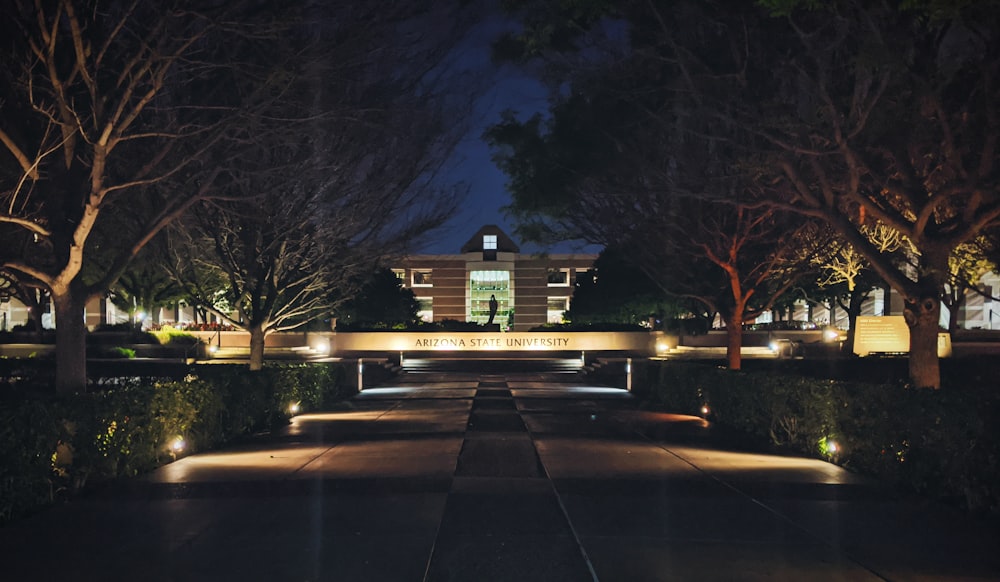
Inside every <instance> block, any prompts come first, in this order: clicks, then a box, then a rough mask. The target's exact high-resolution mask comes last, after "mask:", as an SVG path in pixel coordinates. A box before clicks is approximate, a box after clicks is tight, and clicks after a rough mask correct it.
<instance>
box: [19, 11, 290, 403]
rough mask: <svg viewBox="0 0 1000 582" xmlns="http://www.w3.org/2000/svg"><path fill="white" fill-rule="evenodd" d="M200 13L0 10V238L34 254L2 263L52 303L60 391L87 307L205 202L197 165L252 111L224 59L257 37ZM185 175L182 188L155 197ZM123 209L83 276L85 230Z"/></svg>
mask: <svg viewBox="0 0 1000 582" xmlns="http://www.w3.org/2000/svg"><path fill="white" fill-rule="evenodd" d="M202 4H203V3H198V2H187V1H185V0H174V1H169V2H165V3H152V2H140V1H135V2H118V3H98V2H81V1H76V0H44V1H43V0H38V1H34V2H32V1H29V0H15V1H14V2H13V3H12V4H11V5H10V6H9V7H8V9H6V10H5V14H4V19H3V24H0V27H2V30H3V32H2V33H0V36H2V37H3V38H4V39H5V40H4V46H3V49H2V52H0V61H2V66H0V70H3V73H2V74H0V84H2V88H0V94H2V95H3V98H2V100H0V113H2V116H0V144H2V145H3V151H4V153H5V154H6V155H4V156H3V157H2V158H0V168H2V170H0V203H2V205H0V229H3V233H4V238H5V239H15V240H17V241H19V242H20V241H24V242H27V243H30V245H28V246H23V247H22V248H23V249H24V250H23V252H20V253H4V254H3V255H2V256H0V261H2V262H0V265H2V269H3V270H5V271H8V272H10V273H13V274H15V276H17V277H22V278H23V277H27V278H31V279H32V280H34V281H37V282H38V283H39V284H40V285H41V286H43V287H44V288H45V289H47V290H48V292H49V293H50V294H51V297H52V301H53V303H54V305H55V312H56V321H57V325H56V344H57V346H56V389H57V390H58V391H59V392H61V393H65V392H73V391H82V390H84V388H85V386H86V356H85V345H84V344H85V337H86V335H85V334H86V329H85V328H84V321H83V310H84V305H85V304H86V302H87V301H88V300H89V299H90V298H92V297H96V296H99V295H100V294H102V293H103V292H104V291H105V290H106V289H107V288H108V287H109V286H110V285H111V284H112V283H113V282H114V281H115V279H117V277H118V276H119V274H120V273H121V272H122V270H123V269H124V268H125V266H126V265H127V264H128V262H129V261H130V260H131V258H132V257H134V256H135V255H136V254H137V253H138V252H139V250H140V249H142V247H143V246H144V245H145V244H146V243H147V242H148V241H149V240H150V239H151V238H153V237H154V236H155V235H156V233H158V232H159V231H160V230H162V229H163V228H164V226H165V225H167V224H169V223H170V222H171V221H172V220H175V219H176V218H177V217H179V216H181V215H182V214H183V213H184V212H185V211H186V210H187V209H188V208H190V207H191V205H193V204H194V203H195V202H196V201H198V200H202V199H205V198H206V197H207V196H209V195H210V194H211V191H212V186H213V181H214V179H215V177H216V170H215V169H214V168H210V167H205V166H203V165H201V160H202V158H203V157H205V156H206V155H207V154H208V153H209V152H210V151H211V150H212V149H213V148H214V147H216V146H218V145H219V143H220V142H221V140H222V138H223V137H225V135H226V130H227V128H228V127H230V124H231V123H232V122H233V121H234V119H235V118H237V117H238V116H239V114H240V113H242V114H245V113H247V112H248V111H249V110H250V109H251V108H250V107H249V106H248V102H247V101H242V102H241V98H243V97H252V96H253V95H252V94H251V93H246V94H239V92H238V91H236V88H237V87H239V83H234V82H233V81H234V80H235V79H236V78H237V75H234V74H233V71H235V70H237V69H238V68H239V66H242V64H243V63H244V61H241V60H239V59H235V58H234V51H236V50H237V47H240V46H248V45H258V44H260V43H263V42H264V40H265V37H267V35H265V34H264V33H263V32H262V31H257V32H258V33H259V36H255V35H254V34H242V33H245V32H249V31H250V30H251V29H252V28H253V27H249V26H244V25H243V24H241V23H239V21H238V20H234V19H231V18H229V14H228V12H219V11H215V12H212V11H207V12H206V11H205V10H198V9H196V8H198V7H200V6H201V5H202ZM243 8H245V7H243ZM268 20H269V19H267V18H264V19H263V21H265V22H266V21H268ZM267 38H269V39H271V40H273V39H274V38H275V37H273V36H270V37H267ZM227 80H228V81H229V82H226V81H227ZM245 85H247V86H249V85H251V83H249V81H248V82H247V83H245ZM196 175H197V178H195V176H196ZM181 176H186V177H187V178H188V179H189V182H188V184H187V187H186V188H182V189H176V190H172V191H170V192H169V194H166V195H161V196H154V195H153V189H152V188H151V186H152V185H155V184H157V183H159V182H162V181H164V180H167V179H174V178H178V177H181ZM140 211H142V212H140ZM133 214H135V215H136V220H135V229H134V230H131V231H121V232H119V233H118V235H119V236H118V238H117V240H116V244H115V245H113V246H106V247H105V248H103V249H102V250H101V251H100V252H101V253H111V258H110V259H108V258H107V256H105V260H104V262H103V264H104V265H105V267H104V268H102V269H94V268H90V266H89V263H90V261H91V258H92V255H93V254H94V253H95V252H96V251H95V249H93V248H92V245H90V244H89V243H90V242H91V236H92V234H93V233H94V232H96V231H97V230H99V229H101V228H104V227H105V226H104V223H105V221H106V220H107V218H108V217H109V216H114V215H118V216H122V215H133Z"/></svg>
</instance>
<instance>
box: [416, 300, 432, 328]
mask: <svg viewBox="0 0 1000 582" xmlns="http://www.w3.org/2000/svg"><path fill="white" fill-rule="evenodd" d="M417 305H418V307H417V318H419V319H420V321H426V322H427V323H430V322H432V321H434V298H433V297H417Z"/></svg>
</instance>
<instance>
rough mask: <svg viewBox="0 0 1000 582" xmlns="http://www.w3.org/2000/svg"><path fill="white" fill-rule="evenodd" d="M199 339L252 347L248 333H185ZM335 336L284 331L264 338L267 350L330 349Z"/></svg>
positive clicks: (323, 333) (225, 344) (331, 334)
mask: <svg viewBox="0 0 1000 582" xmlns="http://www.w3.org/2000/svg"><path fill="white" fill-rule="evenodd" d="M185 333H190V334H191V335H193V336H195V337H197V338H199V339H200V340H201V341H203V342H204V343H206V344H208V345H215V346H218V347H220V348H247V347H250V333H249V332H246V331H191V332H185ZM334 335H335V334H334V333H333V332H332V331H321V332H298V331H283V332H279V333H269V334H267V335H266V336H264V347H265V348H298V347H304V346H309V347H311V348H320V347H323V346H324V345H325V346H326V347H327V348H329V346H330V344H331V341H330V340H331V338H332V337H333V336H334Z"/></svg>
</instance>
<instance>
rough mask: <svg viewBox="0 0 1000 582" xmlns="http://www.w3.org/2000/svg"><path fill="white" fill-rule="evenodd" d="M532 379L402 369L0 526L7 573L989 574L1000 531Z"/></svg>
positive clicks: (678, 422)
mask: <svg viewBox="0 0 1000 582" xmlns="http://www.w3.org/2000/svg"><path fill="white" fill-rule="evenodd" d="M574 377H575V376H572V375H552V374H543V373H532V374H515V373H503V374H499V373H498V374H496V375H479V374H463V373H458V374H443V375H442V374H434V373H428V374H407V375H405V376H404V377H403V380H404V381H401V382H398V383H396V384H394V385H393V386H386V387H382V388H375V389H370V390H366V391H365V392H364V393H363V394H362V395H360V396H359V397H357V398H355V399H354V400H353V401H351V402H350V403H348V404H347V405H346V406H345V407H343V409H342V410H339V411H336V412H331V413H328V414H308V415H303V416H299V417H297V418H296V419H295V421H294V423H293V424H292V425H290V426H289V427H288V428H287V430H285V431H283V432H282V433H281V434H277V435H274V436H273V437H271V438H268V439H262V440H260V441H259V442H255V443H254V444H250V445H244V446H240V447H235V448H232V449H228V450H225V451H220V452H217V453H211V454H203V455H196V456H192V457H188V458H185V459H182V460H180V461H178V462H175V463H173V464H171V465H168V466H166V467H164V468H162V469H161V470H159V471H157V472H155V473H154V474H152V475H151V476H149V477H148V478H146V479H144V480H142V481H140V482H136V483H133V484H131V485H129V486H128V487H123V488H116V489H114V490H105V491H102V492H100V493H97V494H93V495H91V496H89V497H87V498H86V499H82V500H79V501H77V502H74V503H72V504H71V505H68V506H63V507H59V508H56V509H54V510H51V511H47V512H44V513H42V514H39V515H36V516H34V517H32V518H29V519H26V520H23V521H21V522H18V523H15V524H13V525H11V526H9V527H7V528H2V529H0V564H2V566H0V568H2V570H0V572H2V573H3V574H2V578H3V579H5V580H74V581H77V580H143V581H154V580H176V581H192V580H213V581H214V580H241V581H254V580H267V581H284V580H300V581H305V580H311V581H318V580H336V581H355V580H356V581H366V582H370V581H397V580H398V581H404V582H406V581H421V580H433V581H461V582H466V581H468V582H480V581H492V580H496V581H518V582H521V581H534V580H537V581H546V582H555V581H563V580H565V581H587V580H595V579H596V580H601V581H602V582H610V581H628V582H642V581H660V580H810V581H811V580H852V581H853V580H880V579H889V580H962V579H965V580H990V579H994V580H1000V555H998V554H1000V552H998V551H997V550H998V549H1000V533H998V532H997V530H996V529H994V528H991V527H989V526H987V525H985V524H979V523H977V522H975V521H973V520H971V519H968V518H965V517H963V516H961V515H959V514H958V513H956V512H952V511H949V510H946V509H941V508H937V507H934V506H928V505H923V506H922V505H917V504H914V503H911V502H906V501H901V500H898V499H896V498H894V497H893V496H892V495H889V494H887V493H885V492H883V491H880V490H879V489H877V488H875V487H873V486H872V485H870V484H868V483H866V482H864V481H863V480H861V479H859V478H857V477H856V476H854V475H852V474H850V473H847V472H845V471H843V470H841V469H839V468H837V467H835V466H832V465H829V464H826V463H822V462H819V461H814V460H806V459H799V458H791V457H780V456H770V455H762V454H755V453H750V452H743V451H739V450H735V449H734V448H732V447H728V448H724V447H720V446H719V445H718V443H719V442H720V441H719V439H718V438H717V437H716V436H715V435H713V432H712V429H711V428H710V427H707V426H706V425H705V423H704V422H703V421H702V420H701V419H698V418H692V417H681V416H676V415H669V414H662V413H652V412H642V411H637V410H635V408H634V403H633V402H632V400H631V398H630V396H629V395H628V394H627V393H625V392H622V391H618V390H614V389H608V388H601V387H591V386H583V385H580V384H579V383H578V381H577V382H576V383H574V382H573V381H566V380H565V379H566V378H574Z"/></svg>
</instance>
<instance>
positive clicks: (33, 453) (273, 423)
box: [0, 364, 355, 522]
mask: <svg viewBox="0 0 1000 582" xmlns="http://www.w3.org/2000/svg"><path fill="white" fill-rule="evenodd" d="M352 380H353V378H352V377H351V376H350V375H348V374H347V370H346V369H345V367H344V366H343V365H340V364H287V365H273V366H272V365H268V366H266V367H265V368H264V370H262V371H261V372H256V373H254V372H250V371H249V370H247V368H246V367H243V366H228V365H214V366H200V367H198V368H196V375H195V374H192V375H189V376H188V377H187V378H185V379H184V380H180V381H176V380H165V379H155V378H114V379H107V380H103V381H101V382H100V383H99V384H97V385H96V388H97V389H96V390H94V391H93V392H90V393H88V394H80V395H73V396H69V397H57V396H54V395H52V394H51V393H49V391H44V390H32V389H28V388H25V387H24V386H22V385H21V383H19V384H18V386H17V387H12V386H10V385H7V386H6V387H4V388H3V389H2V390H0V522H4V521H8V520H11V519H14V518H16V517H19V516H21V515H24V514H26V513H28V512H30V511H33V510H36V509H38V508H39V507H42V506H44V505H47V504H50V503H52V502H54V501H58V500H61V499H64V498H67V497H69V496H72V495H73V494H75V493H77V492H78V491H80V490H81V489H82V488H83V487H84V486H86V485H87V484H94V483H99V482H106V481H110V480H114V479H119V478H124V477H132V476H135V475H139V474H141V473H145V472H147V471H150V470H152V469H154V468H156V467H158V466H160V465H162V464H163V463H165V462H169V461H170V460H172V459H173V458H174V456H175V453H174V452H173V450H172V449H171V444H172V443H173V442H174V441H176V440H177V439H178V438H180V439H183V440H184V451H185V453H191V452H196V451H204V450H207V449H211V448H214V447H218V446H219V445H221V444H224V443H226V442H230V441H232V440H234V439H237V438H239V437H241V436H244V435H248V434H251V433H253V432H256V431H260V430H264V429H268V428H274V427H277V426H281V425H282V424H284V423H286V422H287V421H288V418H289V416H290V410H289V406H290V405H291V404H293V403H294V404H298V406H299V408H300V409H301V410H304V411H305V410H320V409H324V408H329V407H330V406H332V405H333V404H334V403H336V402H337V401H340V400H343V399H345V398H347V397H349V396H351V395H353V394H354V393H355V386H354V383H353V381H352Z"/></svg>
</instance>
